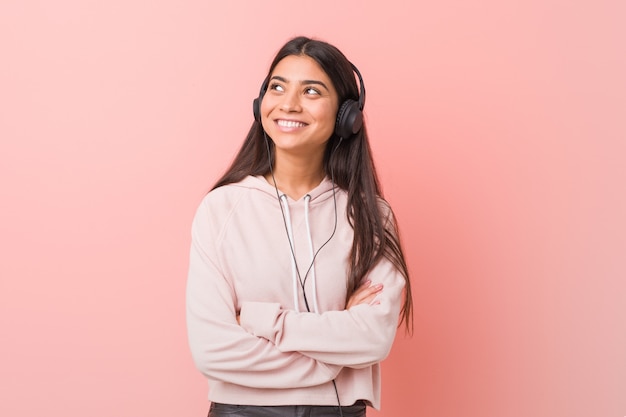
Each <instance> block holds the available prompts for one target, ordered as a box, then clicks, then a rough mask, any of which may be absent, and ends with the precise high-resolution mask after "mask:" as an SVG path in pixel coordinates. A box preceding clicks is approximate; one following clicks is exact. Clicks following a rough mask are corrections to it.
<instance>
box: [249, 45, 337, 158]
mask: <svg viewBox="0 0 626 417" xmlns="http://www.w3.org/2000/svg"><path fill="white" fill-rule="evenodd" d="M338 101H339V99H338V96H337V92H336V91H335V87H334V86H333V84H332V82H331V81H330V78H328V75H326V73H325V72H324V71H323V70H322V68H321V67H320V66H319V65H318V63H317V62H315V61H314V60H313V59H312V58H310V57H308V56H305V55H302V56H296V55H290V56H287V57H285V58H283V59H282V60H281V61H280V62H279V63H278V64H277V65H276V67H275V68H274V71H273V72H272V74H271V75H270V80H269V84H268V88H267V91H266V93H265V95H264V96H263V100H262V101H261V122H262V123H263V128H264V129H265V131H266V132H267V134H268V135H269V136H270V137H271V138H272V140H273V141H274V144H275V145H276V149H277V151H285V152H290V153H292V154H297V155H304V156H311V155H312V154H315V153H318V152H322V153H323V152H324V148H325V146H326V142H327V141H328V139H330V137H331V135H332V134H333V131H334V129H335V120H336V117H337V109H338Z"/></svg>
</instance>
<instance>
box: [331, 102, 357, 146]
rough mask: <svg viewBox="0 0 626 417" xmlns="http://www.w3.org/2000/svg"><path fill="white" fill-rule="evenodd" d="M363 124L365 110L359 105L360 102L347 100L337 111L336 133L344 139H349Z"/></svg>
mask: <svg viewBox="0 0 626 417" xmlns="http://www.w3.org/2000/svg"><path fill="white" fill-rule="evenodd" d="M361 126H363V112H362V111H361V109H360V107H359V102H358V101H354V100H346V101H344V102H343V103H342V104H341V107H339V111H337V121H336V122H335V134H336V135H337V136H339V137H341V138H343V139H348V138H349V137H351V136H352V135H354V134H355V133H357V132H358V131H359V130H361Z"/></svg>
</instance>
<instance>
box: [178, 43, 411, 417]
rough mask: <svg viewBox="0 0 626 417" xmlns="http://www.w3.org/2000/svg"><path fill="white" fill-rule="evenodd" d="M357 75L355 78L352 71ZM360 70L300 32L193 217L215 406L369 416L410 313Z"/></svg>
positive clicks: (240, 415)
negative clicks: (365, 119) (383, 367)
mask: <svg viewBox="0 0 626 417" xmlns="http://www.w3.org/2000/svg"><path fill="white" fill-rule="evenodd" d="M355 74H356V76H357V77H356V78H358V80H359V85H357V82H356V78H355ZM364 103H365V88H364V86H363V81H362V79H361V75H360V74H359V73H358V70H357V69H356V67H354V66H353V65H352V64H351V63H350V62H349V61H348V60H347V59H346V57H345V56H344V55H343V54H342V53H341V52H340V51H339V50H338V49H337V48H335V47H334V46H332V45H330V44H328V43H326V42H322V41H319V40H312V39H308V38H305V37H298V38H294V39H292V40H290V41H289V42H287V43H286V44H285V45H284V46H283V47H282V48H281V49H280V51H279V52H278V54H277V56H276V57H275V59H274V61H273V62H272V64H271V66H270V69H269V73H268V76H267V78H266V79H265V81H264V82H263V85H262V87H261V92H260V94H259V97H258V98H257V99H255V100H254V102H253V107H254V108H253V110H254V116H255V121H254V122H253V124H252V127H251V129H250V132H249V133H248V136H247V138H246V140H245V142H244V143H243V146H242V147H241V149H240V151H239V153H238V154H237V156H236V158H235V160H234V162H233V163H232V165H231V167H230V168H229V169H228V170H227V172H226V173H225V174H224V176H223V177H222V178H221V179H220V180H219V181H218V182H217V183H216V185H215V186H214V188H213V189H212V190H211V192H209V193H208V194H207V195H206V197H205V198H204V199H203V201H202V203H201V204H200V207H199V208H198V211H197V213H196V216H195V218H194V221H193V226H192V247H191V255H190V267H189V276H188V284H187V326H188V335H189V343H190V347H191V352H192V356H193V359H194V361H195V363H196V366H197V367H198V369H199V370H200V371H201V372H202V373H203V374H204V375H205V376H206V377H207V379H208V381H209V399H210V400H211V402H212V404H211V409H210V411H209V416H210V417H222V416H231V417H248V416H250V417H252V416H300V415H303V416H304V415H307V416H308V415H310V416H320V417H321V416H324V417H325V416H340V415H343V416H364V415H365V408H366V405H367V406H371V407H374V408H377V409H378V408H379V407H380V388H381V381H380V362H381V361H382V360H383V359H384V358H385V357H386V356H387V355H388V353H389V350H390V349H391V345H392V342H393V340H394V337H395V334H396V328H397V327H398V325H399V324H401V323H402V322H404V323H405V325H406V327H407V329H408V330H409V331H410V330H411V326H412V304H411V291H410V281H409V276H408V271H407V267H406V263H405V260H404V256H403V253H402V248H401V245H400V241H399V238H398V231H397V226H396V222H395V220H394V217H393V214H392V210H391V208H390V207H389V205H388V204H387V203H386V202H385V200H384V199H383V197H382V195H381V191H380V187H379V183H378V179H377V176H376V171H375V169H374V163H373V161H372V156H371V152H370V146H369V143H368V137H367V133H366V129H365V126H364V125H363V123H362V110H363V105H364Z"/></svg>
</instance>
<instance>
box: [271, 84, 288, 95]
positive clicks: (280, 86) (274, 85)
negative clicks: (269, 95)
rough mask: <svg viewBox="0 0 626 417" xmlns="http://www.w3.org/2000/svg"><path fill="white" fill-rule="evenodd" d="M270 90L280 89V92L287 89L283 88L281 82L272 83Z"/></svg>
mask: <svg viewBox="0 0 626 417" xmlns="http://www.w3.org/2000/svg"><path fill="white" fill-rule="evenodd" d="M270 90H274V91H279V92H281V93H282V92H283V91H285V89H284V88H283V86H282V85H280V84H270Z"/></svg>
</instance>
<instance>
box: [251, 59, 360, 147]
mask: <svg viewBox="0 0 626 417" xmlns="http://www.w3.org/2000/svg"><path fill="white" fill-rule="evenodd" d="M350 66H351V67H352V70H353V71H354V73H355V74H356V75H357V77H358V79H359V99H358V101H357V100H352V99H347V100H346V101H344V102H343V103H341V106H339V110H338V111H337V120H336V121H335V134H337V136H339V137H340V138H342V139H348V138H349V137H351V136H352V135H354V134H356V133H358V132H359V130H361V127H362V126H363V107H364V106H365V85H364V83H363V77H362V76H361V73H360V72H359V70H358V69H357V67H356V66H355V65H354V64H353V63H350ZM268 84H269V75H268V76H267V78H266V79H265V80H264V81H263V84H262V85H261V90H260V91H259V96H258V97H257V98H255V99H254V100H253V101H252V113H253V114H254V120H256V121H257V122H259V123H261V101H263V96H264V95H265V92H266V91H267V87H268Z"/></svg>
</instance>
